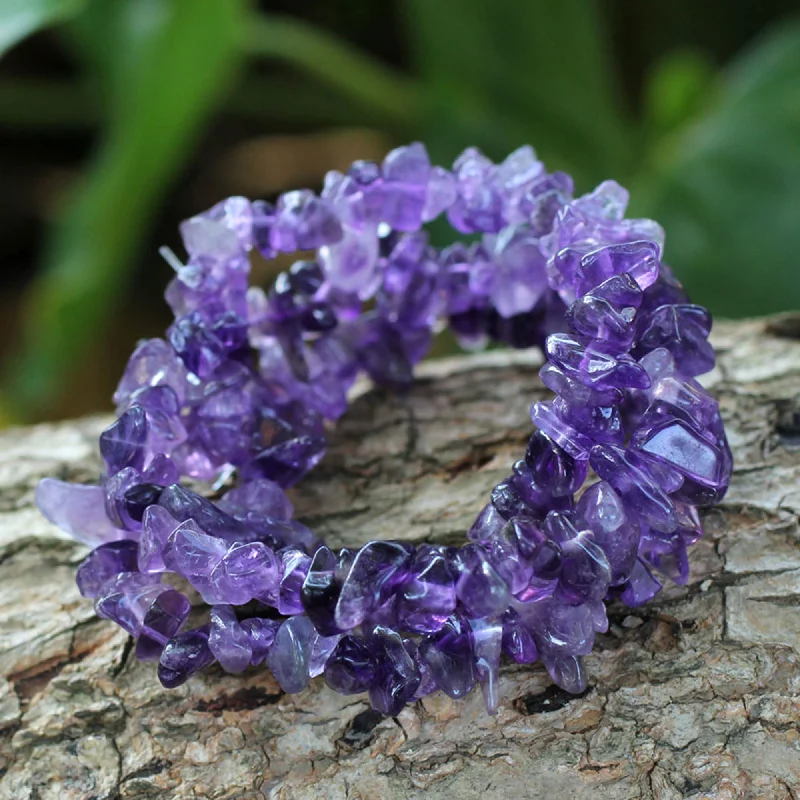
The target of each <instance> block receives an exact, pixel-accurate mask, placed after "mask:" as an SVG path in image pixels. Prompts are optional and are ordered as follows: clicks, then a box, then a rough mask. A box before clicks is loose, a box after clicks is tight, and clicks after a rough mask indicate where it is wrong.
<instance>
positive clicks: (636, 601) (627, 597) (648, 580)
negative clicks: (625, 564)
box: [621, 558, 661, 607]
mask: <svg viewBox="0 0 800 800" xmlns="http://www.w3.org/2000/svg"><path fill="white" fill-rule="evenodd" d="M660 591H661V583H660V582H659V581H657V580H656V579H655V578H654V577H653V575H652V574H651V572H650V570H649V569H647V566H646V565H645V563H644V561H642V559H641V558H637V559H636V561H635V563H634V565H633V569H632V571H631V576H630V578H628V581H627V583H625V584H623V586H622V594H621V598H622V602H623V603H625V605H628V606H633V607H636V606H642V605H644V604H645V603H646V602H648V601H649V600H652V599H653V598H654V597H655V596H656V595H657V594H658V593H659V592H660Z"/></svg>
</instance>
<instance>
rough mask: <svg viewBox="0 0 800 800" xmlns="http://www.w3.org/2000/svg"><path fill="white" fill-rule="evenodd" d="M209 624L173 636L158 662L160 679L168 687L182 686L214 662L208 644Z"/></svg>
mask: <svg viewBox="0 0 800 800" xmlns="http://www.w3.org/2000/svg"><path fill="white" fill-rule="evenodd" d="M209 632H210V626H209V625H203V626H201V627H199V628H195V629H194V630H190V631H183V633H179V634H177V635H176V636H173V637H172V638H171V639H170V640H169V641H168V642H167V644H166V646H165V647H164V651H163V652H162V653H161V657H160V659H159V664H158V679H159V681H161V685H162V686H165V687H166V688H167V689H174V688H175V687H176V686H180V685H181V684H182V683H186V681H187V680H188V679H189V678H190V677H191V676H192V675H194V674H195V673H196V672H199V671H200V670H201V669H203V668H204V667H207V666H208V665H209V664H212V663H213V662H214V655H213V654H212V652H211V650H210V648H209V646H208V636H209Z"/></svg>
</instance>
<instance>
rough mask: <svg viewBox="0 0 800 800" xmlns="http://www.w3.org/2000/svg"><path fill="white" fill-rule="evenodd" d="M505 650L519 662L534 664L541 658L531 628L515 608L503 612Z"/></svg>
mask: <svg viewBox="0 0 800 800" xmlns="http://www.w3.org/2000/svg"><path fill="white" fill-rule="evenodd" d="M502 621H503V652H504V653H505V654H506V655H507V656H509V657H510V658H513V659H514V661H516V662H517V663H518V664H533V663H534V661H536V660H537V659H538V658H539V651H538V650H537V649H536V642H534V640H533V635H532V634H531V632H530V629H529V628H528V627H527V626H526V625H525V623H524V622H523V621H522V618H521V617H520V615H519V614H517V612H516V611H514V609H513V608H509V609H508V610H507V611H506V612H505V614H503V618H502Z"/></svg>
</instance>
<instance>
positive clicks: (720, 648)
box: [0, 315, 800, 800]
mask: <svg viewBox="0 0 800 800" xmlns="http://www.w3.org/2000/svg"><path fill="white" fill-rule="evenodd" d="M714 339H715V344H716V346H717V348H718V352H719V364H718V367H717V369H716V370H715V371H714V372H713V373H712V374H711V375H710V376H708V378H707V380H705V383H706V384H707V385H708V386H709V387H710V389H711V390H712V391H713V392H715V393H716V394H717V395H718V396H719V398H720V401H721V406H722V410H723V414H724V416H725V420H726V423H727V425H728V432H729V436H730V440H731V445H732V448H733V451H734V455H735V459H736V472H735V475H734V479H733V483H732V485H731V489H730V492H729V494H728V496H727V497H726V499H725V501H724V503H723V504H722V505H721V506H720V507H718V508H716V509H714V510H711V511H709V512H708V513H706V514H705V528H706V535H705V536H704V538H703V539H702V540H701V541H700V542H699V543H698V544H697V546H696V547H695V548H693V550H692V553H691V568H692V572H691V578H690V581H689V584H688V585H687V586H685V587H674V586H673V587H670V588H668V589H667V590H666V591H665V592H663V593H662V595H660V596H659V597H658V598H657V600H656V601H654V602H652V603H650V604H648V605H647V606H645V607H643V608H640V609H636V610H632V609H625V608H623V607H622V606H612V607H611V608H610V609H609V612H610V613H609V617H610V620H611V627H610V630H609V632H608V633H607V634H605V635H602V636H600V637H599V640H598V643H597V646H596V649H595V652H594V653H593V654H592V655H591V656H590V657H589V658H587V668H588V673H589V676H590V689H589V690H588V691H587V692H586V693H585V694H584V695H583V696H581V697H572V696H570V695H567V694H565V693H564V692H562V691H560V690H557V689H555V688H554V687H553V686H552V685H551V683H550V680H549V678H548V677H547V674H546V673H545V672H544V670H543V669H542V668H541V667H540V666H538V665H534V666H532V667H527V666H518V665H510V664H509V665H505V666H504V667H503V668H502V673H501V681H500V685H501V696H502V701H501V706H500V710H499V712H498V713H497V714H496V715H495V716H493V717H489V716H487V715H486V714H485V712H484V710H483V705H482V699H481V696H480V692H473V693H472V694H471V695H470V696H469V697H468V698H466V699H465V700H463V701H459V702H455V701H452V700H450V699H448V698H447V697H444V696H441V695H439V694H437V695H432V696H430V697H428V698H425V699H424V700H422V701H421V702H418V703H416V704H415V705H413V706H411V707H409V708H407V709H405V710H404V711H403V712H402V713H401V714H400V715H399V716H398V717H396V718H394V719H383V718H381V717H380V716H379V715H377V714H375V713H373V712H372V711H370V710H369V706H368V704H367V703H366V702H365V699H364V698H363V697H361V696H356V697H341V696H339V695H336V694H334V693H333V692H332V691H330V690H328V689H327V687H326V686H325V684H324V682H323V681H322V680H321V679H319V678H318V679H316V680H314V681H312V684H311V686H310V687H309V688H308V689H306V690H305V691H304V692H302V693H301V694H299V695H295V696H287V695H284V694H283V693H282V692H281V691H280V689H279V687H278V686H277V684H276V683H275V681H274V680H273V679H272V678H271V676H270V675H269V673H268V672H267V671H266V670H265V669H251V670H248V672H246V673H245V674H244V675H241V676H232V675H226V674H224V673H222V672H221V671H220V670H218V669H216V668H212V669H211V670H209V671H207V672H206V673H204V674H202V675H200V676H197V677H195V678H193V679H192V680H191V681H190V682H189V683H188V684H187V685H185V686H183V687H181V688H179V689H176V690H165V689H163V688H161V686H160V685H159V683H158V681H157V679H156V675H155V667H154V665H153V664H142V663H138V662H137V661H136V660H135V658H133V655H132V652H131V647H130V641H129V639H128V637H127V636H126V635H125V634H124V633H123V632H121V631H120V630H119V629H118V628H116V627H115V626H114V625H112V624H111V623H109V622H107V621H104V620H100V619H97V618H96V617H95V616H94V613H93V611H92V606H91V603H90V602H89V601H87V600H84V599H83V598H81V597H80V595H79V594H78V591H77V589H76V587H75V583H74V570H75V566H76V564H77V563H78V562H79V561H80V559H81V558H82V557H83V555H84V554H85V552H86V551H85V548H83V547H81V546H80V545H77V544H75V543H73V542H71V541H68V540H66V539H65V538H63V537H62V536H60V535H59V534H58V532H57V531H55V530H54V529H53V528H52V527H51V526H49V525H48V523H46V522H45V521H44V520H43V519H42V518H41V517H40V516H39V514H38V512H37V511H36V509H35V508H34V507H33V488H34V486H35V484H36V482H37V481H38V480H39V479H40V478H41V477H43V476H46V475H55V476H58V477H62V478H69V479H73V480H81V481H92V480H94V479H95V477H96V475H97V474H98V472H99V459H98V456H97V453H96V437H97V434H98V432H99V431H100V429H101V428H102V427H103V426H104V425H105V424H106V423H107V418H93V419H85V420H80V421H77V422H67V423H58V424H53V425H41V426H38V427H35V428H28V429H19V430H12V431H7V432H5V433H4V434H2V435H1V436H0V674H2V676H3V678H2V679H0V770H2V779H1V780H0V798H13V799H14V800H25V799H26V798H31V800H33V799H34V798H40V799H41V800H49V799H50V798H58V800H68V799H70V798H95V799H96V800H100V799H101V798H108V799H111V798H198V797H200V798H211V797H213V798H243V799H244V798H248V800H249V799H250V798H266V797H270V798H273V797H274V798H317V797H320V798H323V797H324V798H365V799H366V798H369V799H370V800H372V798H384V797H386V798H404V797H411V798H413V797H422V796H423V795H424V796H425V797H426V800H435V799H436V798H459V800H464V799H466V798H479V797H480V798H514V800H517V799H518V798H540V797H544V796H551V797H573V798H579V799H580V798H589V797H591V798H595V799H597V800H600V799H601V798H603V799H605V798H607V799H608V800H611V799H612V798H614V799H615V800H616V799H617V798H620V799H621V798H663V799H664V800H672V798H676V799H677V798H694V799H696V800H699V799H700V798H716V799H718V800H722V799H723V798H759V800H767V799H769V798H774V799H775V800H777V799H778V798H781V800H784V799H788V798H794V799H795V800H796V798H797V797H800V732H798V727H797V723H798V719H800V669H798V664H799V663H800V662H799V659H800V535H799V534H798V513H800V397H799V395H800V316H791V315H786V316H783V317H777V318H771V319H769V320H766V321H765V320H756V321H752V322H746V323H738V324H731V323H726V324H720V325H718V326H717V328H716V331H715V336H714ZM536 358H537V357H536V356H535V355H533V354H518V353H516V354H515V353H508V352H499V351H498V352H493V353H489V354H486V355H481V356H467V357H460V358H455V359H450V360H447V361H439V362H432V363H430V364H428V365H426V366H425V367H424V368H423V369H422V370H421V375H420V379H419V380H418V382H417V384H416V385H415V387H414V388H413V390H412V391H411V392H410V393H409V395H408V396H406V397H397V396H391V395H386V394H384V393H382V392H378V391H374V390H369V389H366V390H364V391H363V392H362V393H361V394H360V396H358V397H357V399H356V400H355V401H354V404H353V406H352V408H351V410H350V411H349V412H348V413H347V414H346V415H345V417H344V418H343V419H342V420H341V421H340V423H339V425H338V426H337V428H336V431H335V433H334V434H333V436H332V442H331V450H330V453H329V455H328V456H327V458H326V459H325V460H324V462H323V463H322V465H320V467H319V468H318V469H317V470H316V471H315V472H314V473H313V475H312V476H311V477H309V479H308V480H306V481H304V482H303V483H302V484H301V485H300V486H299V487H297V489H296V490H294V492H293V499H294V500H295V502H296V507H297V512H298V515H299V516H300V518H301V519H303V520H304V521H305V522H307V523H308V524H309V525H310V526H312V527H313V528H315V529H316V530H317V531H318V532H319V533H321V534H322V535H324V536H325V537H326V538H327V540H328V541H329V542H330V543H332V544H335V545H345V544H346V545H357V544H359V543H362V542H364V541H366V540H368V539H374V538H403V539H408V540H411V541H415V542H420V541H436V542H449V543H456V542H459V541H461V540H462V539H463V535H464V531H465V530H466V528H467V527H468V525H469V524H470V522H471V521H472V519H473V518H474V516H475V514H476V512H477V511H478V510H479V508H480V507H481V506H482V504H483V503H485V502H486V499H487V498H488V495H489V492H490V490H491V487H492V486H493V485H494V484H495V483H496V482H498V480H500V479H501V478H502V477H503V476H504V475H505V474H507V473H508V471H509V467H510V465H511V463H512V462H513V461H514V460H515V459H516V458H518V457H520V454H521V452H522V449H523V447H524V444H525V441H526V439H527V437H528V435H529V433H530V430H531V426H530V423H529V419H528V406H529V405H530V403H531V402H532V401H533V400H536V399H541V398H545V397H546V396H547V391H546V390H545V389H544V387H543V386H542V385H541V383H540V382H539V380H538V377H537V367H538V364H537V361H536Z"/></svg>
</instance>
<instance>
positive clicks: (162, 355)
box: [114, 339, 186, 406]
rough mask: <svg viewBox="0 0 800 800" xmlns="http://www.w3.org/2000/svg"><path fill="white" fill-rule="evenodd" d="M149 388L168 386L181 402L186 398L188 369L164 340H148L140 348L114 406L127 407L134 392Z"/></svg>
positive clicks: (126, 374) (118, 390)
mask: <svg viewBox="0 0 800 800" xmlns="http://www.w3.org/2000/svg"><path fill="white" fill-rule="evenodd" d="M146 386H169V387H171V388H172V389H173V391H174V392H175V393H176V395H177V396H178V398H179V399H180V400H182V399H183V397H184V392H185V386H186V368H185V367H184V365H183V362H182V361H181V360H180V359H179V358H178V356H177V355H176V353H175V351H174V350H173V349H172V347H170V345H169V344H168V343H167V342H165V341H164V340H163V339H146V340H144V341H142V342H140V343H139V344H138V345H137V347H136V349H135V350H134V351H133V355H132V356H131V357H130V359H129V361H128V366H127V367H126V368H125V373H124V374H123V376H122V380H121V381H120V382H119V386H117V389H116V391H115V392H114V403H116V405H117V406H122V405H127V404H128V402H129V401H130V399H131V396H132V395H133V394H134V392H136V391H137V390H138V389H141V388H143V387H146Z"/></svg>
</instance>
